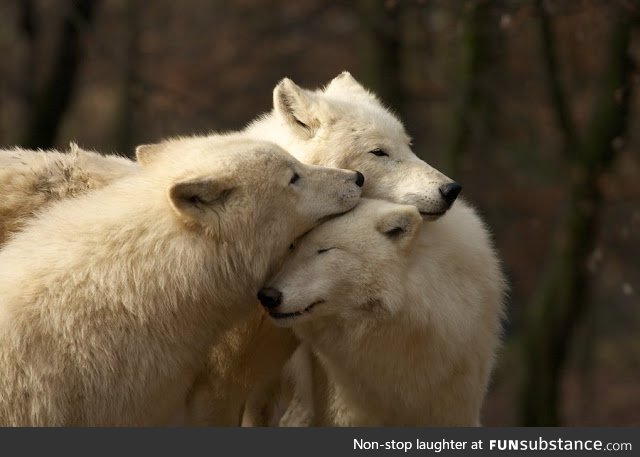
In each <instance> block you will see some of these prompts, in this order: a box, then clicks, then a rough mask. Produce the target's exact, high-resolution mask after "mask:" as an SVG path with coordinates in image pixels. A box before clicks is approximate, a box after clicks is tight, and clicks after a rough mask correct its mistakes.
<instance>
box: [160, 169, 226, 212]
mask: <svg viewBox="0 0 640 457" xmlns="http://www.w3.org/2000/svg"><path fill="white" fill-rule="evenodd" d="M232 193H233V187H232V186H231V185H230V183H228V182H225V181H224V180H223V179H213V178H202V179H194V180H189V181H181V182H177V183H174V184H173V185H172V186H171V187H170V188H169V191H168V196H169V201H170V203H171V206H172V207H173V209H174V210H175V211H176V212H177V213H178V214H180V215H181V216H186V217H188V218H190V219H194V220H201V219H203V218H206V217H207V216H208V215H209V214H210V211H215V210H217V209H222V208H224V205H225V203H226V202H227V201H228V199H229V197H230V196H231V194H232Z"/></svg>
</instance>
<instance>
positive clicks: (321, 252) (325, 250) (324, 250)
mask: <svg viewBox="0 0 640 457" xmlns="http://www.w3.org/2000/svg"><path fill="white" fill-rule="evenodd" d="M332 249H335V248H325V249H318V251H317V253H318V254H323V253H325V252H327V251H330V250H332Z"/></svg>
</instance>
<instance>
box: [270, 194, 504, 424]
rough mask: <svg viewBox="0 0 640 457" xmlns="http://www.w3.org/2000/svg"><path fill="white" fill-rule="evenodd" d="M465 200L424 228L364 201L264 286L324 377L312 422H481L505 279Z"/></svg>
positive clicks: (311, 238) (408, 215)
mask: <svg viewBox="0 0 640 457" xmlns="http://www.w3.org/2000/svg"><path fill="white" fill-rule="evenodd" d="M460 203H461V202H457V203H455V204H454V206H453V207H452V209H451V210H449V212H448V213H447V214H446V215H445V216H444V217H442V218H440V219H439V220H437V221H434V222H425V223H422V221H421V218H420V216H419V213H418V211H417V210H416V208H415V207H413V206H400V205H396V204H392V203H388V202H382V201H379V200H366V199H363V200H362V202H361V203H360V204H359V205H358V206H357V207H356V209H355V210H353V211H352V212H350V213H348V214H346V215H343V216H340V217H339V218H335V219H333V220H331V221H329V222H326V223H325V224H323V225H321V226H319V227H317V228H316V229H314V230H313V231H311V232H310V233H309V234H307V235H306V236H305V237H304V238H302V239H301V240H300V242H299V243H297V244H296V247H295V251H294V253H293V254H292V255H291V256H290V257H289V258H288V259H287V260H286V262H285V264H284V265H283V267H282V269H281V271H280V272H279V273H278V274H277V275H276V276H275V277H274V278H273V279H272V280H271V281H269V283H268V287H269V288H272V289H275V290H277V291H279V292H281V293H282V302H281V304H280V305H279V306H277V307H276V308H272V309H270V314H271V315H272V316H273V319H274V321H275V322H277V323H278V324H279V325H282V326H286V327H290V328H293V329H294V330H295V332H296V334H297V335H298V336H300V338H301V339H302V340H303V341H304V342H305V343H307V345H308V346H309V347H310V348H311V350H312V351H313V353H314V354H315V355H316V356H317V358H318V360H319V361H320V364H321V366H322V367H323V368H324V369H325V370H326V373H327V377H328V383H326V386H325V387H324V392H323V391H322V390H323V386H320V389H318V388H316V393H315V398H314V404H313V407H312V408H310V409H311V411H312V412H314V409H315V410H316V411H317V413H316V417H315V418H314V420H313V421H312V423H313V424H315V425H358V426H366V425H370V426H469V425H478V424H479V421H480V407H481V405H482V400H483V398H484V395H485V392H486V389H487V384H488V380H489V376H490V373H491V368H492V366H493V360H494V354H495V351H496V348H497V346H498V343H499V335H500V318H501V315H502V306H501V303H502V294H503V290H504V282H503V277H502V274H501V272H500V267H499V264H498V262H497V260H496V256H495V253H494V252H493V250H492V249H491V242H490V240H489V236H488V234H487V232H486V230H485V228H484V226H483V225H482V223H481V222H480V221H479V219H478V218H477V216H476V215H475V213H474V212H473V211H472V210H471V209H470V208H469V207H468V206H466V205H463V204H460ZM413 253H420V254H421V255H420V256H416V255H414V254H413ZM307 388H308V387H307ZM300 396H301V397H302V398H304V397H305V396H306V397H307V398H308V394H307V395H305V394H302V395H300ZM323 403H324V404H323ZM295 406H297V405H295V404H294V407H295ZM283 419H284V423H285V424H286V423H288V424H289V425H291V419H292V418H291V417H285V418H283ZM293 419H294V420H293V423H295V422H296V420H295V419H296V418H293ZM305 420H307V421H308V419H305ZM287 421H289V422H287Z"/></svg>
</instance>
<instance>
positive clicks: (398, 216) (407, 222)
mask: <svg viewBox="0 0 640 457" xmlns="http://www.w3.org/2000/svg"><path fill="white" fill-rule="evenodd" d="M420 224H422V217H421V216H420V212H419V211H418V209H417V208H416V207H415V206H410V205H397V206H396V207H394V208H392V209H390V210H386V211H384V213H382V214H381V215H380V217H379V219H378V222H377V223H376V229H377V230H378V231H379V232H380V233H382V234H383V235H385V236H387V237H388V238H389V239H391V240H393V241H396V242H398V243H401V244H402V245H403V246H406V245H408V244H409V243H410V242H411V240H413V238H414V237H415V235H416V233H417V232H418V228H419V227H420Z"/></svg>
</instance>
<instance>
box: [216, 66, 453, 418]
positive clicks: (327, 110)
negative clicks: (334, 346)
mask: <svg viewBox="0 0 640 457" xmlns="http://www.w3.org/2000/svg"><path fill="white" fill-rule="evenodd" d="M273 106H274V107H273V110H272V111H271V112H270V113H268V114H265V115H263V116H261V117H259V118H258V119H257V120H256V121H254V122H253V123H252V124H250V125H249V126H248V127H247V129H246V133H247V134H249V135H251V136H253V137H255V138H264V139H268V140H270V141H273V142H275V143H277V144H279V145H280V146H282V147H284V148H285V149H288V150H291V152H292V154H294V155H295V156H296V157H297V158H298V159H300V160H301V161H303V162H306V163H313V164H324V165H326V166H335V167H337V168H348V169H352V170H359V171H361V172H362V173H363V174H364V175H365V177H366V180H365V184H364V190H363V195H364V196H369V197H376V198H384V199H389V200H392V201H396V202H399V203H405V204H411V205H414V206H416V207H417V208H418V209H419V210H420V212H421V213H422V214H423V216H424V218H425V219H428V220H434V219H437V218H438V217H440V216H441V215H442V214H443V213H444V212H446V210H447V208H448V205H447V204H446V202H445V201H444V200H443V198H442V196H441V195H440V192H439V187H440V186H441V185H442V184H446V183H450V182H452V181H451V179H449V178H447V177H446V176H444V175H443V174H442V173H440V172H439V171H437V170H435V169H434V168H432V167H431V166H429V165H428V164H427V163H425V162H424V161H422V160H420V159H419V158H418V157H416V155H415V154H414V153H413V152H412V151H411V148H410V143H411V140H410V138H409V136H408V135H407V133H406V132H405V130H404V127H403V126H402V124H401V122H400V121H399V120H398V119H397V118H396V117H395V116H394V115H393V114H391V113H390V112H389V111H388V110H386V109H385V108H384V107H383V106H382V104H381V103H380V102H379V100H378V99H377V98H376V97H375V96H374V95H373V94H371V93H370V92H368V91H367V90H366V89H365V88H363V87H362V86H361V85H360V84H359V83H358V82H357V81H356V80H355V79H354V78H353V77H352V76H351V75H350V74H349V73H347V72H344V73H342V74H340V75H339V76H337V77H336V78H334V79H333V80H332V81H331V82H330V83H329V84H328V85H327V86H326V87H325V88H323V89H318V90H315V91H309V90H305V89H302V88H300V87H298V86H297V85H296V84H295V83H293V82H292V81H291V80H289V79H283V80H282V81H281V82H280V83H279V84H278V85H277V86H276V87H275V89H274V91H273ZM254 319H255V318H254ZM265 325H267V324H265ZM269 334H270V335H271V340H272V341H273V339H274V338H275V336H277V335H280V340H281V342H280V346H281V347H286V348H287V349H288V350H286V351H279V352H277V353H274V351H273V350H272V347H270V346H267V345H263V344H260V343H257V348H258V349H256V348H255V347H254V346H256V343H255V342H254V340H246V339H242V340H240V341H242V342H244V341H251V345H252V346H251V347H247V346H243V345H241V346H239V347H238V348H237V351H236V352H235V353H237V354H242V353H246V352H248V351H250V352H251V353H252V354H253V356H252V357H251V358H250V359H247V358H246V357H244V358H240V357H237V356H233V357H232V359H234V360H250V363H249V364H245V366H237V367H236V369H235V370H230V371H228V372H227V373H228V374H232V376H219V375H218V373H217V368H216V364H211V366H210V377H211V378H212V379H215V380H216V381H215V382H216V384H218V385H224V384H227V385H237V381H236V379H235V376H233V374H234V373H236V372H242V373H243V376H245V377H246V376H247V375H246V372H247V370H249V371H250V368H247V366H249V367H250V366H251V364H252V363H260V362H258V361H261V360H263V359H265V358H268V359H269V360H271V367H272V370H271V372H270V374H271V376H269V373H266V372H264V371H260V372H259V376H258V372H256V373H255V375H253V376H251V375H249V377H250V378H252V379H253V380H254V384H255V383H256V382H258V383H259V387H257V388H256V390H258V391H260V390H262V391H263V392H272V391H273V388H274V386H273V384H274V383H275V385H276V386H277V384H278V383H279V380H278V379H279V375H280V372H281V367H282V366H283V364H284V363H285V362H286V358H284V356H285V355H289V354H291V353H292V352H293V350H294V349H295V347H296V346H295V345H294V344H291V341H292V340H291V337H290V335H289V334H288V333H287V332H285V331H280V332H278V331H277V330H271V331H269ZM276 354H277V355H278V356H276ZM269 384H272V385H271V386H269ZM246 396H247V392H243V393H242V395H240V396H239V397H238V398H240V399H242V397H246ZM250 397H251V401H250V405H249V406H250V407H253V408H255V407H257V405H259V404H260V402H259V401H257V399H256V393H255V392H254V393H253V394H251V396H250ZM264 400H265V402H263V403H264V404H263V407H265V408H266V409H269V407H268V405H267V403H268V401H269V399H268V397H266V396H265V397H264ZM247 414H248V415H249V416H250V417H251V418H260V417H264V416H265V414H264V411H262V412H261V411H248V412H247ZM245 424H248V425H264V424H265V422H264V421H259V422H257V423H256V422H253V421H252V420H246V421H245Z"/></svg>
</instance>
